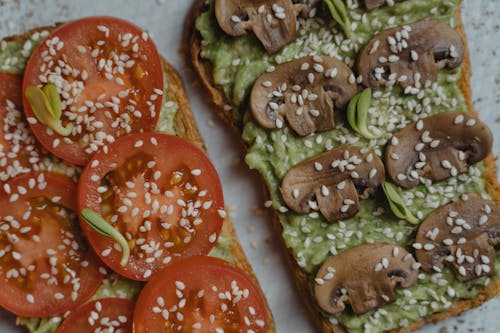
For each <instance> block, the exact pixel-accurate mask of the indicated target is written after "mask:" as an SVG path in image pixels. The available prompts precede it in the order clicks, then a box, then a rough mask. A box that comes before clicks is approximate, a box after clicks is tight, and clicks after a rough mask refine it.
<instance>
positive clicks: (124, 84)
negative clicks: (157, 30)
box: [23, 17, 163, 165]
mask: <svg viewBox="0 0 500 333" xmlns="http://www.w3.org/2000/svg"><path fill="white" fill-rule="evenodd" d="M48 83H52V84H54V85H55V86H56V87H57V90H58V92H59V95H60V97H61V100H62V109H63V110H62V111H63V113H62V118H61V119H62V123H63V125H64V126H67V125H68V124H69V123H71V124H73V130H72V133H71V134H70V135H69V136H66V137H63V136H61V135H59V134H57V133H55V132H54V131H52V130H51V129H49V128H48V127H47V126H45V125H43V124H42V123H40V122H39V121H37V119H36V118H35V116H34V114H33V111H32V109H31V106H30V104H29V103H28V101H27V99H26V98H24V100H23V103H24V108H25V112H26V116H27V117H28V120H29V123H30V126H31V128H32V130H33V132H34V134H35V136H36V137H37V139H38V140H39V141H40V143H41V144H42V145H43V146H44V147H45V148H47V150H49V151H50V152H52V153H53V154H54V155H56V156H58V157H60V158H62V159H63V160H65V161H67V162H70V163H73V164H78V165H85V164H86V163H87V161H88V160H89V159H90V157H91V156H92V155H93V154H94V153H95V152H96V151H97V150H98V149H99V148H100V147H102V146H104V145H106V144H107V143H109V142H112V141H114V139H116V138H117V137H119V136H122V135H125V134H130V133H135V132H141V131H152V130H154V128H155V126H156V122H157V120H158V116H159V113H160V109H161V105H162V99H163V98H162V96H161V95H162V94H163V71H162V66H161V60H160V56H159V55H158V51H157V50H156V46H155V45H154V43H153V41H152V40H151V38H149V35H148V34H147V33H146V32H144V31H143V30H141V29H140V28H138V27H137V26H135V25H133V24H131V23H129V22H126V21H123V20H120V19H117V18H112V17H89V18H84V19H80V20H76V21H73V22H69V23H66V24H64V25H62V26H60V27H59V28H57V29H56V30H54V31H53V32H52V33H51V34H50V35H49V36H48V37H47V38H46V39H45V41H44V42H43V43H41V44H40V46H39V47H38V48H37V49H36V50H35V52H34V53H33V55H32V56H31V58H30V60H29V62H28V65H27V67H26V72H25V77H24V82H23V91H26V88H27V87H29V86H39V87H42V86H44V85H46V84H48Z"/></svg>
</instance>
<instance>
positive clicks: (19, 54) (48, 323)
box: [0, 31, 234, 333]
mask: <svg viewBox="0 0 500 333" xmlns="http://www.w3.org/2000/svg"><path fill="white" fill-rule="evenodd" d="M47 35H48V31H43V32H37V33H34V34H33V35H31V36H30V37H29V38H28V39H26V40H25V41H10V42H6V41H2V42H0V72H3V73H9V74H15V75H22V74H23V72H24V69H25V67H26V63H27V61H28V59H29V57H30V55H31V53H32V52H33V51H34V49H35V48H36V46H37V45H38V44H39V43H40V42H41V41H42V40H43V39H44V38H45V37H46V36H47ZM164 81H165V82H164V96H165V98H164V103H163V107H162V109H161V112H160V116H159V119H158V124H157V127H156V130H157V131H159V132H163V133H166V134H170V135H176V132H175V127H174V118H175V114H176V112H177V109H178V105H177V103H176V102H175V101H173V100H172V99H171V96H170V94H169V90H168V77H167V75H166V73H165V75H164ZM44 169H46V170H50V171H53V172H60V173H63V174H66V175H68V176H70V177H72V176H78V174H79V173H80V172H81V169H80V168H78V167H74V166H71V165H68V164H66V163H64V162H63V161H61V160H60V159H58V158H56V157H54V156H50V157H48V158H46V161H45V162H44ZM209 255H210V256H213V257H218V258H221V259H224V260H226V261H228V262H231V263H233V262H234V257H233V253H232V243H231V239H230V237H229V235H227V234H225V233H224V232H221V234H220V236H219V239H218V241H217V243H216V244H215V247H214V248H213V249H212V251H211V252H210V253H209ZM142 286H143V283H142V282H137V281H132V280H128V279H126V278H124V277H120V276H118V275H112V276H111V277H109V278H108V279H106V280H105V281H104V283H103V284H102V285H101V287H100V288H99V290H97V292H96V294H95V295H94V296H93V297H92V298H91V299H92V300H94V299H99V298H105V297H124V298H129V299H135V298H136V297H137V296H138V295H139V292H140V290H141V288H142ZM62 319H63V318H62V317H53V318H24V317H19V318H18V321H17V323H18V325H23V326H26V327H27V328H28V330H29V331H30V332H33V333H54V332H55V331H56V330H57V328H58V327H59V323H60V322H61V321H62Z"/></svg>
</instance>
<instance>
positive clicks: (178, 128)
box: [3, 23, 276, 332]
mask: <svg viewBox="0 0 500 333" xmlns="http://www.w3.org/2000/svg"><path fill="white" fill-rule="evenodd" d="M58 25H59V23H57V24H55V25H53V26H45V27H38V28H35V29H33V30H30V31H27V32H26V33H24V34H23V35H16V36H11V37H6V38H4V39H3V40H5V41H16V42H22V41H25V40H26V39H27V38H29V36H31V35H32V34H33V33H35V32H41V31H45V30H47V31H51V30H53V29H54V28H55V27H57V26H58ZM162 66H163V69H164V71H165V73H166V75H167V82H168V88H167V95H168V98H169V100H171V101H173V102H175V103H177V105H178V110H177V112H176V115H175V118H174V129H175V133H176V134H177V135H178V136H179V137H181V138H183V139H185V140H186V141H189V142H191V143H192V144H194V145H196V146H197V147H198V148H200V149H202V150H203V151H205V152H206V147H205V142H204V141H203V138H202V137H201V134H200V132H199V131H198V127H197V126H196V123H195V119H194V116H193V112H192V110H191V106H190V104H189V99H188V96H187V93H186V90H185V89H184V84H183V83H182V79H181V78H180V76H179V74H178V73H177V71H176V70H175V68H174V67H172V65H170V63H168V62H167V61H166V60H165V59H164V58H162ZM222 232H223V233H225V234H226V235H227V236H228V237H229V238H230V240H231V245H232V247H231V252H232V255H233V257H234V264H235V265H236V266H237V267H239V268H241V269H243V270H245V271H246V272H247V273H248V274H250V276H252V278H253V279H254V281H255V283H256V285H257V286H259V289H260V290H261V293H262V295H263V296H264V293H263V291H262V288H260V285H259V283H258V280H257V277H256V276H255V274H254V272H253V270H252V267H251V266H250V263H249V262H248V259H247V257H246V256H245V253H244V252H243V249H242V247H241V244H240V243H239V241H238V238H237V236H236V232H235V229H234V225H233V223H232V222H231V220H230V219H229V218H226V219H224V224H223V226H222ZM264 301H265V307H266V315H267V323H268V328H269V329H268V331H269V332H275V330H276V329H275V324H274V318H273V316H272V313H271V309H270V307H269V304H268V303H267V300H266V298H265V297H264Z"/></svg>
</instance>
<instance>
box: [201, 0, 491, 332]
mask: <svg viewBox="0 0 500 333" xmlns="http://www.w3.org/2000/svg"><path fill="white" fill-rule="evenodd" d="M348 3H349V4H351V5H348V6H349V9H348V14H349V19H350V21H351V30H352V38H351V39H349V38H347V37H346V36H345V35H344V33H343V32H342V29H341V28H340V27H339V26H338V25H336V24H335V22H333V20H332V19H331V18H330V17H329V16H328V13H327V11H324V10H323V11H320V12H319V15H318V16H317V17H316V18H315V19H307V20H303V19H300V20H299V23H298V25H299V34H298V35H299V37H298V38H297V40H296V41H294V42H292V43H291V44H289V45H287V46H286V47H285V48H284V49H282V50H281V51H280V52H278V53H277V54H274V55H268V54H267V53H266V52H265V50H264V49H263V47H261V45H260V42H259V41H258V40H257V39H256V38H255V37H254V36H253V35H251V34H249V35H248V36H244V37H239V38H233V37H230V36H228V35H226V34H224V33H223V32H222V31H221V30H220V29H219V27H218V24H217V21H216V19H215V15H214V13H213V1H212V2H211V8H210V9H209V10H208V11H206V12H204V13H202V14H201V15H200V16H199V17H198V19H197V21H196V28H197V29H198V30H199V32H200V33H201V36H202V38H203V40H204V43H203V49H202V56H203V57H204V58H206V59H207V60H209V61H210V62H211V64H212V66H213V77H214V81H215V83H216V84H218V85H220V86H221V87H222V89H223V91H224V94H225V95H226V98H227V100H228V101H229V102H230V104H231V107H232V108H227V109H228V110H229V109H231V110H232V111H231V112H232V115H233V117H234V119H235V120H236V121H237V122H238V123H239V124H240V125H241V126H242V127H243V140H244V141H245V142H246V143H247V145H248V153H247V155H246V162H247V163H248V165H249V166H250V167H251V168H253V169H257V170H258V171H259V172H260V173H261V174H262V176H263V178H264V180H265V182H266V184H267V186H268V188H269V190H270V195H271V201H272V207H273V208H274V209H275V210H276V211H277V212H278V214H279V218H280V222H281V225H282V227H283V238H284V240H285V243H286V245H287V246H288V247H289V249H290V250H291V251H292V253H293V255H294V256H295V259H296V260H297V263H298V265H299V266H301V267H302V268H303V269H304V270H305V271H306V272H308V273H310V274H311V275H310V277H311V280H312V278H313V277H314V274H315V272H316V270H317V269H318V268H319V266H320V265H321V264H322V263H323V262H324V261H325V260H326V258H327V257H328V256H330V255H335V254H337V253H339V252H342V251H345V250H347V249H349V248H352V247H354V246H357V245H360V244H364V243H373V242H387V243H392V244H398V245H400V246H403V247H406V248H410V245H411V243H412V242H413V240H414V234H415V232H416V229H417V228H418V226H415V225H412V224H410V223H408V222H406V221H404V220H399V219H397V218H396V217H395V216H394V215H393V214H392V212H391V211H390V209H389V207H388V206H387V204H386V202H385V200H381V199H370V200H364V201H362V202H361V203H360V212H359V213H358V214H357V215H356V216H355V217H353V218H350V219H348V220H345V221H341V222H338V223H327V222H326V221H325V220H324V219H323V218H322V216H321V215H320V214H318V213H316V212H313V213H310V214H303V215H300V214H295V213H291V212H288V210H287V208H286V207H285V206H284V203H283V201H282V199H281V195H280V193H279V186H280V184H281V179H282V178H283V176H284V175H285V174H286V172H287V171H288V170H289V169H290V168H291V167H292V166H294V165H296V164H297V163H299V162H301V161H303V160H304V159H307V158H309V157H312V156H314V155H317V154H319V153H321V152H323V151H325V150H328V149H332V148H334V147H337V146H339V145H341V144H345V143H347V144H352V145H359V146H366V147H370V148H371V149H372V150H374V151H375V152H376V153H377V154H378V155H382V153H383V149H384V147H385V145H386V142H387V140H388V139H389V138H390V137H391V135H392V133H394V132H395V131H396V130H397V129H398V128H400V127H402V126H406V125H408V124H411V123H414V122H416V121H417V120H418V119H421V118H424V117H427V116H429V115H432V114H437V113H441V112H446V111H451V110H453V111H459V112H467V107H466V104H465V102H464V97H463V96H462V93H461V91H460V89H459V87H458V84H457V81H458V80H459V79H460V75H461V73H460V69H456V70H443V71H441V72H440V73H439V78H438V81H437V82H436V83H434V84H432V85H430V86H428V87H425V88H423V89H421V92H419V93H418V94H416V95H404V94H403V93H402V92H401V89H400V88H398V87H393V88H381V89H378V90H375V91H374V94H373V99H372V103H371V107H370V110H369V118H370V124H371V125H373V126H375V127H377V128H378V129H379V130H380V131H381V132H382V133H383V134H382V135H381V136H380V137H379V138H377V139H373V140H368V139H365V138H363V137H361V136H360V135H358V134H357V133H355V132H353V131H352V130H351V129H350V128H349V125H348V124H347V121H346V118H345V115H344V114H342V113H341V112H336V114H335V124H336V127H335V129H333V130H331V131H326V132H320V133H315V134H312V135H309V136H307V137H298V136H296V135H294V133H292V132H291V131H290V129H289V128H287V127H285V128H283V129H276V130H273V131H267V130H265V129H263V128H262V127H260V126H259V125H258V124H257V123H255V122H254V121H253V120H252V119H251V117H250V116H249V112H248V105H247V104H248V103H247V97H248V95H249V92H250V90H251V88H252V85H253V82H254V81H255V80H256V79H257V78H258V77H259V76H260V75H261V74H262V73H263V72H264V71H265V70H266V69H267V68H269V67H270V66H275V65H277V64H280V63H282V62H285V61H288V60H291V59H294V58H298V57H301V56H306V55H315V54H317V55H329V56H333V57H336V58H338V59H341V60H343V61H344V62H345V63H346V64H348V65H349V66H351V67H353V66H354V62H355V60H356V57H357V53H358V51H359V50H360V49H361V48H362V47H363V45H364V44H365V43H366V42H367V41H368V40H370V39H371V38H372V37H373V35H374V34H375V33H376V32H379V31H382V30H385V29H387V28H389V27H394V26H398V25H403V24H408V23H412V22H414V21H417V20H419V19H422V18H424V17H427V16H433V17H435V18H437V19H439V20H441V21H443V22H446V23H448V24H450V25H452V26H454V25H455V20H454V16H455V13H456V10H457V8H458V5H459V1H458V0H435V1H430V0H429V1H422V0H408V1H404V2H402V3H398V4H396V5H394V6H393V7H382V8H379V9H376V10H372V11H366V10H364V9H363V5H362V4H361V5H360V4H359V1H355V0H354V1H348ZM482 171H483V165H482V163H478V164H476V165H473V166H471V167H470V168H469V171H468V173H466V174H463V175H459V176H457V177H451V178H449V179H447V180H445V181H442V182H439V183H435V184H432V185H428V186H424V185H420V186H417V187H415V188H413V189H410V190H402V189H399V191H400V193H401V196H402V197H403V199H404V201H405V203H406V205H407V207H408V208H409V209H410V210H411V211H412V213H413V214H414V215H415V216H417V217H418V218H419V219H420V220H423V219H424V218H425V217H426V216H427V215H428V214H430V213H431V212H432V211H434V210H435V209H436V208H438V207H440V206H442V205H445V204H447V203H449V202H450V201H453V200H455V199H457V198H459V197H460V196H461V195H463V194H464V193H469V192H476V193H480V194H482V195H483V196H485V197H487V194H486V193H485V188H484V181H483V179H482V178H481V174H482ZM496 257H497V260H496V270H497V271H498V270H499V268H500V253H497V256H496ZM489 282H490V279H489V278H480V279H476V280H474V281H470V282H467V283H461V282H459V281H458V280H457V279H456V278H455V276H454V274H453V273H452V272H451V271H450V270H448V269H445V270H443V272H442V273H434V274H431V273H424V272H422V273H420V276H419V281H418V283H417V284H416V285H415V286H413V287H412V288H409V289H399V290H397V291H396V295H397V300H396V302H394V303H392V304H389V305H386V306H384V307H382V308H380V309H377V310H376V311H372V312H369V313H366V314H364V315H362V316H355V315H353V314H352V313H349V312H348V311H346V312H344V313H342V314H340V315H327V314H325V316H328V317H329V319H330V321H331V322H332V323H338V322H340V323H341V324H342V325H343V326H345V327H346V328H348V329H349V332H372V333H373V332H382V331H386V330H390V329H393V328H398V327H405V326H408V325H409V324H410V322H412V321H415V320H418V319H419V318H422V317H425V316H427V315H430V314H432V313H435V312H439V311H443V310H445V309H447V308H449V307H450V306H451V304H452V303H453V302H454V301H456V300H457V299H461V298H472V297H474V296H475V295H477V286H483V285H487V284H488V283H489Z"/></svg>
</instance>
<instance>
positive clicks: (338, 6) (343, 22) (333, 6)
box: [324, 0, 352, 38]
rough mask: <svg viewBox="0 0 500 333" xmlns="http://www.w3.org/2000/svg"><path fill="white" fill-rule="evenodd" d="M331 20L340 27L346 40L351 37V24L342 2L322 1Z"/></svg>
mask: <svg viewBox="0 0 500 333" xmlns="http://www.w3.org/2000/svg"><path fill="white" fill-rule="evenodd" d="M324 2H325V3H326V5H327V6H328V9H329V10H330V13H331V15H332V17H333V19H334V20H335V21H336V22H337V23H338V24H339V25H340V26H341V27H342V30H344V33H345V34H346V36H347V37H348V38H351V37H352V32H351V22H350V20H349V16H348V14H347V8H346V7H345V4H344V2H343V1H342V0H324Z"/></svg>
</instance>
